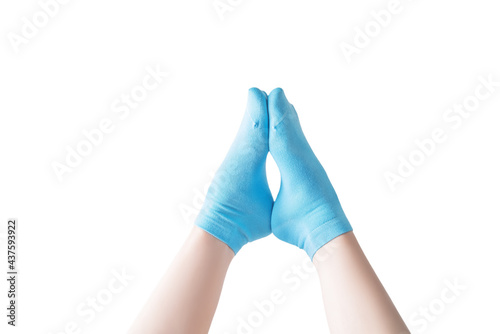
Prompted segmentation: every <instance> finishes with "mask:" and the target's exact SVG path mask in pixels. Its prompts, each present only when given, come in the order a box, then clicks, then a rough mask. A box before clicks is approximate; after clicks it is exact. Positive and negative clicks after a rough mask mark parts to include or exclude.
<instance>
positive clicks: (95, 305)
mask: <svg viewBox="0 0 500 334" xmlns="http://www.w3.org/2000/svg"><path fill="white" fill-rule="evenodd" d="M111 275H112V278H110V279H109V280H108V282H107V284H106V285H105V286H104V287H103V288H101V289H99V290H98V291H97V292H96V293H95V294H92V295H91V296H88V297H87V298H85V300H84V301H82V302H81V303H79V304H78V305H77V306H76V315H77V317H75V318H74V319H73V320H70V321H68V322H67V323H65V324H64V325H63V328H62V329H60V330H56V331H55V332H49V333H48V334H81V333H84V332H86V331H85V329H84V328H85V327H86V326H88V325H89V324H91V323H92V322H94V321H95V320H96V319H97V318H98V315H99V314H100V313H102V312H104V311H106V310H107V309H109V307H110V304H111V303H112V302H113V301H114V300H115V298H116V297H117V296H118V295H119V294H121V293H123V292H124V291H125V289H126V288H127V287H128V286H129V284H130V283H131V282H132V281H133V280H134V276H131V275H130V274H128V273H127V270H126V269H125V268H122V270H121V271H117V270H114V269H113V270H111Z"/></svg>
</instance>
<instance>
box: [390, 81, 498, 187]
mask: <svg viewBox="0 0 500 334" xmlns="http://www.w3.org/2000/svg"><path fill="white" fill-rule="evenodd" d="M478 81H479V84H478V85H477V86H476V88H475V89H474V92H473V93H471V94H470V95H467V96H466V97H465V98H463V99H462V101H461V102H459V103H455V104H453V106H451V107H449V108H448V109H446V110H445V111H444V113H443V115H442V120H443V122H444V126H437V127H435V128H433V129H432V130H431V131H430V135H429V136H427V137H426V138H422V139H416V140H415V141H414V143H415V148H414V149H413V150H411V151H410V153H408V154H407V155H406V156H403V155H399V156H398V162H397V167H396V169H395V170H393V171H386V172H385V173H384V178H385V180H386V182H387V185H388V186H389V188H390V189H391V191H395V190H396V186H398V185H399V184H402V183H404V182H406V180H407V179H408V178H409V177H410V176H412V175H413V174H414V173H415V172H416V171H417V169H418V167H420V166H422V165H423V164H424V163H425V162H426V161H427V160H428V159H429V158H430V157H431V156H433V155H434V154H435V153H436V152H437V151H439V145H440V144H442V143H444V142H446V141H447V140H448V138H449V135H450V132H451V131H452V130H458V129H459V128H460V127H461V126H462V125H463V123H464V121H465V120H466V119H468V118H470V117H471V116H472V115H473V113H474V112H477V111H478V109H479V107H480V106H481V102H484V101H486V100H487V99H489V98H491V97H492V96H493V95H494V94H495V93H496V92H497V89H498V88H499V87H500V81H496V80H495V79H494V78H493V74H489V75H488V76H482V75H481V76H479V77H478ZM446 127H448V129H446Z"/></svg>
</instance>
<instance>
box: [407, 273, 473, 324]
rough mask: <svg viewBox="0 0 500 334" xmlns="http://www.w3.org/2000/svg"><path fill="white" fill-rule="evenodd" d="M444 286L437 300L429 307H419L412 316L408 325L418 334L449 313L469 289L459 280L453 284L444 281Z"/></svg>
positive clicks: (434, 299) (455, 280) (431, 302)
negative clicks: (451, 307)
mask: <svg viewBox="0 0 500 334" xmlns="http://www.w3.org/2000/svg"><path fill="white" fill-rule="evenodd" d="M444 286H445V287H444V288H443V289H442V290H441V292H440V294H439V295H438V296H437V297H436V298H433V299H432V300H431V301H430V302H429V303H428V304H427V305H425V306H421V307H419V308H418V311H416V312H414V313H413V314H411V315H410V319H409V322H408V323H409V324H410V327H411V328H412V329H413V330H414V331H415V332H416V333H423V332H425V331H426V330H427V328H428V327H429V326H430V325H431V324H432V323H433V322H435V321H436V320H438V319H439V317H440V316H441V315H443V314H444V313H445V312H447V310H448V309H449V308H450V306H451V304H454V303H455V302H456V301H457V299H458V297H460V296H461V295H462V292H464V291H465V290H467V287H466V286H465V285H462V284H461V283H460V282H458V279H457V278H455V279H454V280H453V282H452V281H450V280H447V279H446V280H444Z"/></svg>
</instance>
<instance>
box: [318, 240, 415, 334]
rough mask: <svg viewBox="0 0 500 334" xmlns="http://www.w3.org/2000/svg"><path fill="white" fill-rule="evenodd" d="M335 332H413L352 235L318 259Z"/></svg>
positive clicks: (331, 244) (331, 245) (328, 247)
mask: <svg viewBox="0 0 500 334" xmlns="http://www.w3.org/2000/svg"><path fill="white" fill-rule="evenodd" d="M313 262H314V264H315V266H316V268H317V270H318V274H319V278H320V281H321V287H322V291H323V301H324V303H325V309H326V313H327V318H328V324H329V327H330V331H331V333H335V334H343V333H349V334H351V333H353V334H354V333H360V334H365V333H371V334H403V333H409V331H408V329H407V327H406V325H405V324H404V322H403V320H402V319H401V316H400V315H399V313H398V311H397V310H396V308H395V306H394V304H393V303H392V301H391V299H390V297H389V295H388V294H387V292H386V291H385V289H384V287H383V286H382V284H381V283H380V281H379V279H378V277H377V275H376V274H375V272H374V271H373V269H372V267H371V266H370V263H369V262H368V260H367V259H366V257H365V255H364V253H363V251H362V250H361V247H360V246H359V244H358V242H357V240H356V237H355V236H354V234H353V233H352V232H349V233H346V234H343V235H341V236H339V237H337V238H335V239H333V240H332V241H330V242H329V243H328V244H326V245H325V246H323V247H322V248H321V249H320V250H319V251H318V252H317V253H316V255H315V256H314V259H313Z"/></svg>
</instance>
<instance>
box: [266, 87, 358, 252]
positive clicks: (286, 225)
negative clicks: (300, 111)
mask: <svg viewBox="0 0 500 334" xmlns="http://www.w3.org/2000/svg"><path fill="white" fill-rule="evenodd" d="M268 109H269V148H270V152H271V155H272V156H273V158H274V160H275V161H276V164H277V165H278V168H279V170H280V173H281V188H280V191H279V194H278V196H277V198H276V202H275V203H274V208H273V212H272V219H271V225H272V230H273V233H274V234H275V235H276V237H278V238H279V239H281V240H283V241H285V242H288V243H290V244H293V245H295V246H298V247H300V248H302V249H304V250H305V251H306V253H307V254H308V255H309V257H310V258H311V259H312V258H313V256H314V254H315V253H316V251H317V250H318V249H320V248H321V247H322V246H323V245H325V244H326V243H327V242H329V241H330V240H332V239H334V238H335V237H337V236H339V235H341V234H343V233H346V232H349V231H352V227H351V225H350V224H349V221H348V220H347V218H346V216H345V214H344V211H343V210H342V207H341V206H340V202H339V200H338V198H337V194H336V193H335V190H334V189H333V186H332V184H331V183H330V180H329V179H328V176H327V174H326V172H325V170H324V169H323V167H322V166H321V164H320V162H319V161H318V159H317V158H316V156H315V155H314V153H313V151H312V149H311V147H310V146H309V144H308V142H307V140H306V137H305V136H304V133H303V132H302V128H301V127H300V123H299V119H298V116H297V112H296V111H295V108H294V107H293V106H292V105H291V104H290V103H289V102H288V100H287V99H286V97H285V94H284V93H283V90H282V89H281V88H277V89H275V90H273V91H272V92H271V93H270V94H269V97H268Z"/></svg>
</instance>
